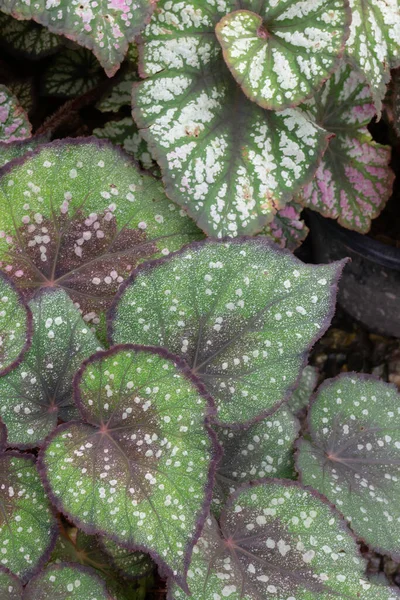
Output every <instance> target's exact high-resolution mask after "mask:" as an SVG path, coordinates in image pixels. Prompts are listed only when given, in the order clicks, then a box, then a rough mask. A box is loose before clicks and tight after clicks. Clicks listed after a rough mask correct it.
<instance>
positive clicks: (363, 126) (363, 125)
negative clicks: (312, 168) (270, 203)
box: [298, 64, 394, 233]
mask: <svg viewBox="0 0 400 600" xmlns="http://www.w3.org/2000/svg"><path fill="white" fill-rule="evenodd" d="M303 107H304V109H305V110H307V111H309V112H310V113H311V114H312V116H313V117H314V118H315V119H316V121H317V123H318V124H319V125H320V126H321V127H324V128H325V129H327V130H328V131H330V132H332V133H333V134H334V136H335V137H334V138H333V139H332V140H331V141H330V143H329V146H328V150H327V151H326V153H325V154H324V157H323V158H322V161H321V163H320V165H319V167H318V169H317V172H316V175H315V177H314V179H313V180H312V181H311V182H310V183H309V184H308V185H307V186H306V187H305V189H304V190H303V191H302V192H301V194H299V197H298V201H299V202H301V203H302V204H303V205H304V206H307V207H309V208H312V209H313V210H316V211H318V212H319V213H321V214H322V215H324V216H325V217H329V218H331V219H337V220H338V222H339V223H340V224H341V225H342V226H343V227H347V228H348V229H354V230H356V231H360V232H361V233H366V232H368V231H369V229H370V227H371V219H374V218H375V217H377V216H378V214H379V213H380V212H381V210H382V209H383V208H384V206H385V204H386V202H387V200H388V199H389V197H390V195H391V194H392V186H393V180H394V174H393V172H392V170H391V169H390V168H389V162H390V156H391V149H390V147H389V146H382V145H381V144H377V143H376V142H374V141H373V139H372V137H371V135H370V133H369V131H368V129H367V125H368V123H369V121H370V120H371V119H372V117H373V116H374V115H375V107H374V105H373V102H372V98H371V94H370V89H369V87H368V86H367V85H366V84H365V81H364V79H363V78H362V76H361V75H359V74H358V73H357V72H356V71H354V70H353V69H352V68H351V67H350V66H349V65H346V64H344V65H343V66H342V67H341V68H340V69H339V70H338V71H336V73H334V75H332V77H331V78H330V79H329V81H327V83H326V84H325V86H324V87H323V89H322V90H321V92H319V93H318V94H316V95H315V96H314V98H313V99H312V100H310V101H309V102H308V103H306V104H305V105H303Z"/></svg>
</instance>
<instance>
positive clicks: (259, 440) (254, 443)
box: [213, 406, 300, 516]
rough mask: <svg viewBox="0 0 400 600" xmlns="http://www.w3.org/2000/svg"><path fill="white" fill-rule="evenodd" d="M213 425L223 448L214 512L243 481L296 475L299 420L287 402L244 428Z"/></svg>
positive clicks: (215, 490)
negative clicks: (291, 411) (294, 458)
mask: <svg viewBox="0 0 400 600" xmlns="http://www.w3.org/2000/svg"><path fill="white" fill-rule="evenodd" d="M214 429H215V431H216V434H217V437H218V441H219V443H220V444H221V446H222V450H223V455H222V460H221V462H220V463H219V465H218V468H217V474H216V481H215V485H214V493H213V512H214V514H215V516H218V515H219V512H220V510H221V509H222V508H223V506H224V504H225V502H226V499H227V498H228V496H229V495H230V494H231V493H232V492H234V491H235V490H236V489H237V488H238V487H239V486H240V485H241V484H243V483H249V482H250V481H254V480H255V479H262V478H263V477H276V478H279V479H284V478H287V479H292V478H293V475H294V473H295V470H294V460H293V442H294V441H295V439H296V438H297V436H298V434H299V429H300V424H299V422H298V421H297V419H296V418H295V417H294V416H293V415H292V414H291V413H290V412H289V410H288V409H287V408H286V407H285V406H283V407H282V408H279V409H278V410H277V411H276V412H274V414H273V415H271V416H270V417H267V418H266V419H263V420H262V421H260V422H259V423H256V424H255V425H251V426H250V427H249V428H248V429H245V430H235V429H229V428H223V427H215V428H214Z"/></svg>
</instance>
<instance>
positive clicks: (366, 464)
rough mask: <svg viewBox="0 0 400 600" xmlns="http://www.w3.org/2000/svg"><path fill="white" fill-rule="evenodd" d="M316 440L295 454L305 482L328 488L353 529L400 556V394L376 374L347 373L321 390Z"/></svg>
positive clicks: (315, 411) (313, 422) (312, 423)
mask: <svg viewBox="0 0 400 600" xmlns="http://www.w3.org/2000/svg"><path fill="white" fill-rule="evenodd" d="M308 419H309V428H310V432H311V440H310V441H306V440H302V441H301V442H300V444H299V450H298V455H297V459H296V464H297V468H298V469H299V471H300V473H301V477H302V480H303V482H304V483H305V484H306V485H311V486H312V487H314V488H315V489H317V490H319V491H320V492H321V493H323V494H324V495H325V496H326V497H327V498H329V500H330V501H331V502H333V503H334V504H335V505H336V506H337V507H338V509H339V510H340V511H341V513H343V515H344V516H345V517H346V518H347V519H348V521H349V523H350V525H351V527H352V529H353V530H354V532H355V533H356V534H357V535H358V536H359V537H360V538H362V539H364V540H365V541H367V543H369V544H370V545H371V546H373V547H374V548H378V549H380V550H381V551H382V552H383V553H388V554H392V555H394V556H397V557H398V556H400V509H399V502H398V499H399V493H400V485H399V479H400V477H399V475H400V395H399V393H398V392H397V391H396V389H395V388H394V387H392V386H390V385H388V384H386V383H383V382H382V381H378V380H376V379H374V378H372V377H366V376H357V375H355V374H349V375H347V374H346V375H342V376H340V377H338V378H337V379H332V380H329V381H328V382H326V383H325V384H324V385H323V386H322V387H321V388H320V390H319V392H318V395H317V397H316V399H315V400H314V402H313V404H312V406H311V411H310V413H309V417H308Z"/></svg>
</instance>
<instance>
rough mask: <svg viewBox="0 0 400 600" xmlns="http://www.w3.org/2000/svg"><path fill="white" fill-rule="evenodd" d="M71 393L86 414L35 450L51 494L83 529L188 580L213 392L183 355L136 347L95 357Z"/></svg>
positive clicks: (205, 491)
mask: <svg viewBox="0 0 400 600" xmlns="http://www.w3.org/2000/svg"><path fill="white" fill-rule="evenodd" d="M75 391H76V393H75V399H76V402H77V405H78V408H79V410H80V412H81V415H82V417H83V418H84V419H85V421H75V422H73V423H70V424H65V425H61V426H60V427H58V428H57V429H56V430H55V432H54V433H53V434H52V435H51V436H49V437H48V438H47V442H46V445H45V446H44V447H43V448H42V451H41V455H40V457H41V458H40V462H41V470H42V473H43V476H44V479H45V482H46V486H47V489H48V491H49V494H50V497H51V498H52V500H53V502H54V503H55V505H56V506H57V507H58V508H59V510H61V512H63V513H64V514H66V515H67V516H68V517H69V519H70V520H72V521H73V522H74V523H75V524H77V525H78V526H79V527H80V528H81V529H83V531H85V532H86V533H103V534H104V535H106V536H108V537H112V538H113V539H114V540H115V541H116V542H118V543H120V544H122V545H124V546H126V547H127V548H128V549H130V550H136V549H137V548H140V549H142V550H147V551H148V552H149V553H150V554H151V556H152V557H153V558H154V559H155V560H156V562H158V564H159V565H161V567H162V569H163V571H164V572H166V573H168V574H169V575H173V576H175V577H176V579H177V581H179V583H180V585H185V575H186V566H187V561H188V560H189V557H190V555H191V551H192V547H193V543H194V542H195V541H196V539H197V535H198V533H199V531H200V528H201V527H202V525H203V523H204V518H205V511H206V510H207V509H208V507H209V504H210V499H211V488H212V482H213V477H214V471H215V462H216V459H217V458H218V456H219V452H218V450H219V447H218V446H217V444H216V440H215V436H214V435H213V433H212V432H211V431H210V430H209V428H208V426H207V419H208V418H209V417H210V416H212V414H213V407H212V403H211V399H210V398H209V397H208V396H207V395H206V394H205V390H204V388H203V386H201V384H199V383H198V380H196V378H195V377H194V376H193V375H192V374H191V372H190V370H189V369H188V367H187V366H186V365H185V363H184V362H183V361H180V360H179V359H178V358H177V357H173V356H172V355H170V354H169V353H167V352H166V351H164V350H162V349H160V350H158V349H154V348H145V347H137V346H117V347H115V348H113V349H111V350H109V351H107V352H99V353H98V354H95V355H94V356H92V357H91V358H90V359H89V360H88V361H86V362H85V363H83V366H82V368H81V370H80V371H79V373H78V376H77V378H76V379H75Z"/></svg>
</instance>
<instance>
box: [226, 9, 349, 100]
mask: <svg viewBox="0 0 400 600" xmlns="http://www.w3.org/2000/svg"><path fill="white" fill-rule="evenodd" d="M231 4H237V5H241V6H242V7H243V9H244V8H246V9H247V8H248V9H249V10H243V9H242V10H236V11H234V12H232V13H229V14H227V15H226V16H224V17H223V18H222V19H221V21H220V22H219V23H218V25H217V26H216V34H217V38H218V41H219V43H220V44H221V47H222V50H223V55H224V59H225V62H226V64H227V66H228V68H229V70H230V71H231V73H232V75H233V76H234V78H235V79H236V81H237V83H238V84H239V85H240V86H241V88H242V90H243V91H244V93H245V94H246V96H248V97H249V98H250V100H253V101H254V102H257V104H259V105H260V106H262V107H263V108H268V109H270V110H282V109H283V108H288V107H290V106H295V105H297V104H300V102H302V101H303V100H305V99H306V98H309V97H310V96H311V95H312V94H314V93H315V92H316V91H317V90H318V88H320V87H321V85H322V84H323V82H324V81H325V80H326V79H328V77H329V75H330V74H331V72H332V71H333V70H334V69H335V67H336V66H337V64H338V61H339V60H340V58H341V56H342V54H343V51H344V44H345V42H346V40H347V38H348V36H349V33H350V30H349V25H350V19H351V17H350V9H349V6H348V3H347V2H345V1H344V0H334V2H332V0H316V1H314V2H304V1H303V0H284V1H283V2H282V1H281V2H267V1H265V0H264V1H262V2H260V1H259V0H245V2H236V3H233V2H231ZM252 10H254V11H256V12H257V13H258V14H256V12H251V11H252Z"/></svg>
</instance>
